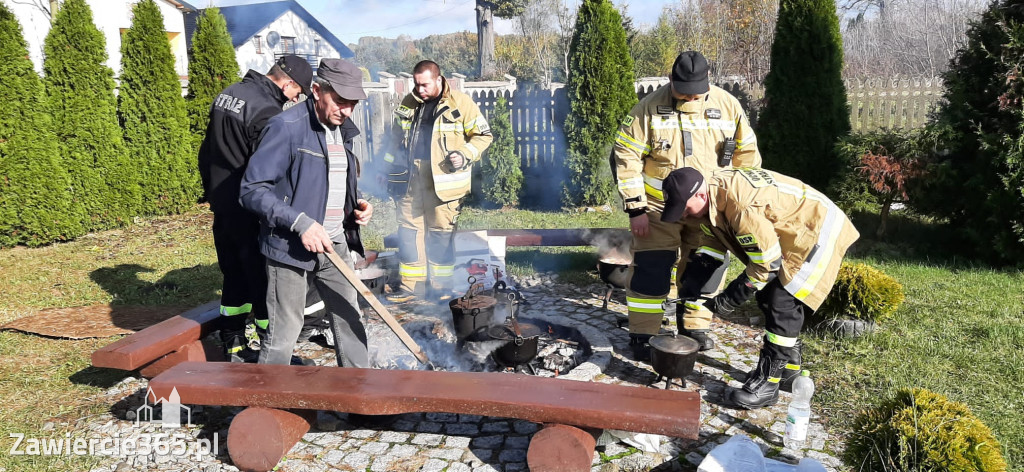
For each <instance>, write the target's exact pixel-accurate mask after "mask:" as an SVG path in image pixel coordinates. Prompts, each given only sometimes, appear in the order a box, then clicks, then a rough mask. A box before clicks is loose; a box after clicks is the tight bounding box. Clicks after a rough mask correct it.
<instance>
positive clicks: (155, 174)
mask: <svg viewBox="0 0 1024 472" xmlns="http://www.w3.org/2000/svg"><path fill="white" fill-rule="evenodd" d="M132 12H133V15H132V16H133V20H132V26H131V27H130V28H128V31H127V32H125V34H124V36H123V38H122V41H121V88H120V92H119V94H118V107H117V108H118V110H117V111H118V116H119V118H120V121H121V126H122V127H123V128H124V140H125V143H126V144H127V146H128V153H129V156H130V157H131V159H132V162H133V165H134V167H135V168H136V169H138V170H139V171H140V173H141V176H140V184H141V187H142V209H143V213H144V214H151V215H156V214H171V213H176V212H180V211H182V210H184V209H185V208H187V207H188V206H190V205H192V204H193V203H194V202H195V201H196V200H197V199H198V197H199V194H200V183H199V171H198V168H197V166H198V163H197V160H196V156H195V154H194V153H193V152H192V146H191V139H190V137H189V135H188V127H189V123H188V113H187V112H186V110H185V99H184V98H183V97H182V96H181V83H180V82H179V81H178V74H177V73H176V72H175V70H174V56H173V55H172V54H171V47H170V44H169V42H168V41H167V33H165V32H164V20H163V17H162V16H161V15H160V9H159V7H157V5H156V3H154V1H153V0H141V1H140V2H139V3H137V4H135V6H134V7H133V8H132Z"/></svg>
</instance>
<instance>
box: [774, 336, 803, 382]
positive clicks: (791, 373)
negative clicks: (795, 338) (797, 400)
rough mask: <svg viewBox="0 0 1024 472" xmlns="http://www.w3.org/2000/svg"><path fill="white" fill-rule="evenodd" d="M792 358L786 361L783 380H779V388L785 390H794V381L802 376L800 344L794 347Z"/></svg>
mask: <svg viewBox="0 0 1024 472" xmlns="http://www.w3.org/2000/svg"><path fill="white" fill-rule="evenodd" d="M791 357H792V358H791V359H789V360H788V361H787V362H786V366H785V367H784V368H783V370H782V380H779V388H780V389H782V391H783V392H793V381H795V380H796V378H797V377H799V376H800V361H801V354H800V344H799V342H798V343H797V345H796V347H794V348H793V353H792V356H791Z"/></svg>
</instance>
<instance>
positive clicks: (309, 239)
mask: <svg viewBox="0 0 1024 472" xmlns="http://www.w3.org/2000/svg"><path fill="white" fill-rule="evenodd" d="M299 238H300V239H301V240H302V247H304V248H306V250H307V251H309V252H312V253H316V254H322V253H325V252H334V243H333V242H332V241H331V238H330V236H328V235H327V230H325V229H324V227H323V225H321V224H320V223H317V222H315V221H314V222H313V226H310V227H309V229H307V230H306V231H305V232H304V233H302V234H301V235H300V236H299Z"/></svg>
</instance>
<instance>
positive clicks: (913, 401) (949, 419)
mask: <svg viewBox="0 0 1024 472" xmlns="http://www.w3.org/2000/svg"><path fill="white" fill-rule="evenodd" d="M847 437H848V439H847V441H846V450H845V451H844V452H843V459H844V462H846V463H847V464H849V465H850V466H852V468H853V470H878V471H892V472H950V471H976V472H1006V469H1007V467H1006V461H1005V460H1004V459H1003V456H1002V453H1001V451H1000V446H999V441H998V440H996V438H995V436H993V435H992V430H990V429H989V428H988V426H985V424H984V423H982V422H981V420H979V419H978V418H977V417H976V416H974V415H973V414H972V413H971V411H970V410H969V409H968V408H967V405H964V404H963V403H959V402H953V401H950V400H949V399H947V398H946V397H944V396H942V395H940V394H937V393H934V392H930V391H928V390H924V389H918V388H915V389H900V390H899V391H897V392H896V396H895V398H891V399H887V400H885V401H884V402H883V403H882V404H881V405H879V406H878V407H875V408H872V409H869V410H865V411H864V412H862V413H861V414H860V415H858V416H857V418H856V419H854V422H853V432H852V434H849V435H848V436H847Z"/></svg>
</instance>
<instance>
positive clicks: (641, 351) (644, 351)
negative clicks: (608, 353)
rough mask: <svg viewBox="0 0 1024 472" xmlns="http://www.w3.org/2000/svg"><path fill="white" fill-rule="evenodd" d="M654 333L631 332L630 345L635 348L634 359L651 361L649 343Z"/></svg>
mask: <svg viewBox="0 0 1024 472" xmlns="http://www.w3.org/2000/svg"><path fill="white" fill-rule="evenodd" d="M653 337H654V336H653V335H650V334H630V335H629V347H630V348H631V349H632V350H633V359H636V360H637V361H640V362H647V363H650V362H651V345H650V344H649V342H650V340H651V338H653Z"/></svg>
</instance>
